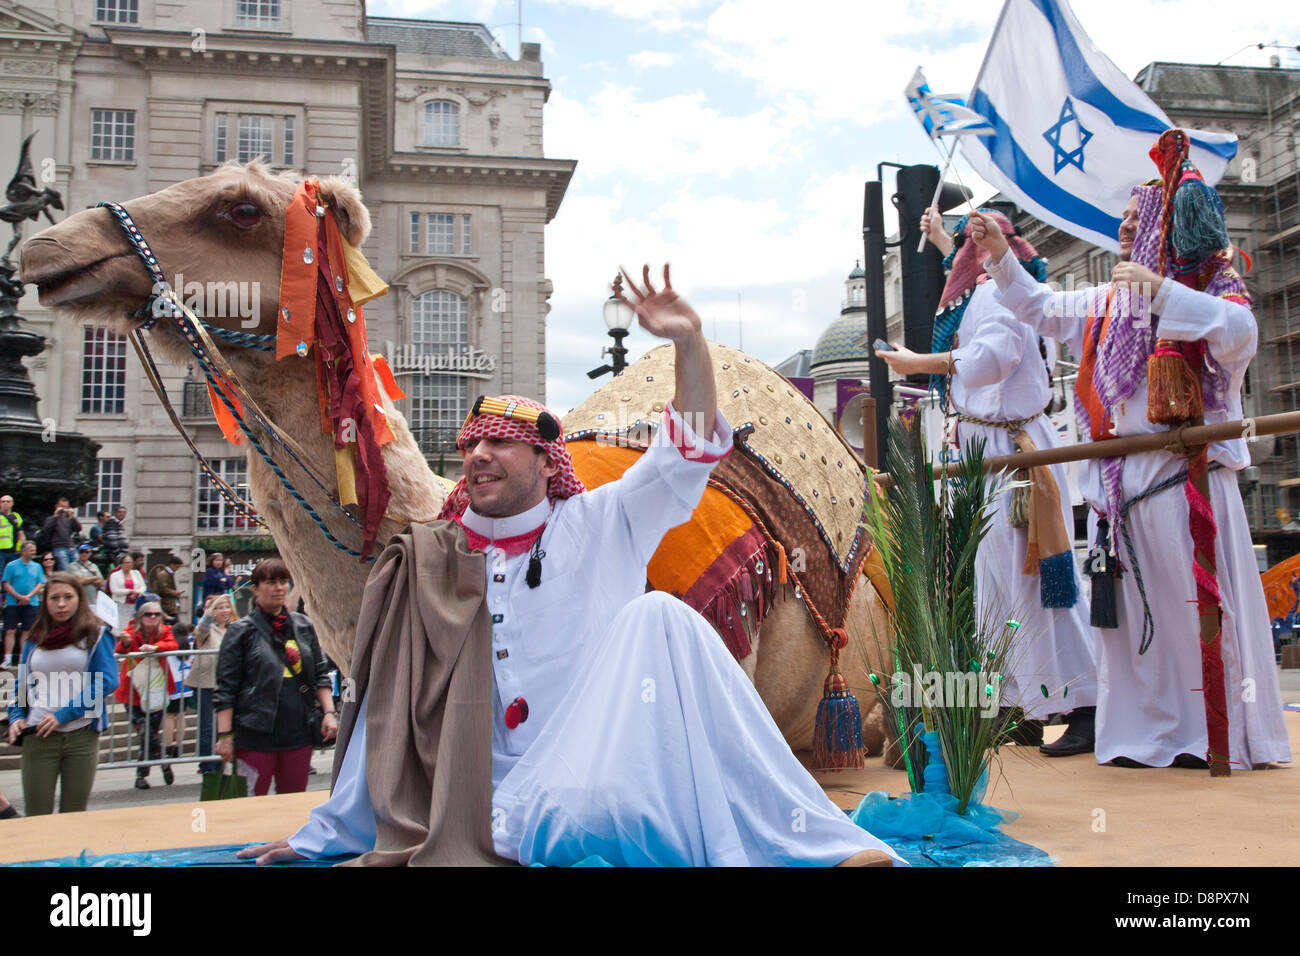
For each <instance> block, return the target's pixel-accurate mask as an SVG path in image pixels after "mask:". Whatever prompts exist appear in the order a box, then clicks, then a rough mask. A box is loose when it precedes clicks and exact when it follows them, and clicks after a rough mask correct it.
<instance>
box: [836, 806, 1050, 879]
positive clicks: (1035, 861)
mask: <svg viewBox="0 0 1300 956" xmlns="http://www.w3.org/2000/svg"><path fill="white" fill-rule="evenodd" d="M956 809H957V798H956V797H954V796H952V795H951V794H946V793H945V794H938V795H934V794H929V793H904V794H902V795H901V796H899V797H897V798H893V797H890V796H889V794H887V793H884V792H882V791H879V790H877V791H875V792H873V793H869V794H867V795H866V796H865V797H863V798H862V802H861V803H859V804H858V807H857V809H856V810H853V811H852V812H851V813H849V819H851V820H852V821H853V822H854V823H856V824H857V825H858V826H860V827H862V828H863V829H865V830H869V831H870V832H871V833H872V835H873V836H876V837H878V838H879V839H881V840H884V841H885V842H886V843H888V844H889V845H890V846H891V847H893V848H894V851H895V852H896V853H898V855H899V856H901V857H902V858H903V859H905V860H906V861H907V862H908V863H910V864H911V865H912V866H1052V865H1053V864H1054V861H1053V860H1052V858H1051V857H1050V856H1049V855H1048V854H1047V853H1045V852H1044V851H1042V850H1040V849H1038V847H1035V846H1030V845H1029V844H1028V843H1021V842H1020V841H1019V840H1016V839H1014V838H1012V837H1009V836H1007V835H1006V834H1005V833H1002V832H1001V831H1000V830H999V829H998V827H999V826H1001V825H1002V824H1003V823H1011V822H1013V821H1015V820H1016V819H1017V818H1018V817H1019V816H1020V815H1019V814H1018V813H1014V812H1012V811H1010V810H999V809H998V808H997V807H990V806H985V805H984V804H982V803H972V804H970V805H969V806H967V808H966V813H965V814H958V813H957V812H956Z"/></svg>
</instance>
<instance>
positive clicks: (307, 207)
mask: <svg viewBox="0 0 1300 956" xmlns="http://www.w3.org/2000/svg"><path fill="white" fill-rule="evenodd" d="M280 269H281V272H280V314H279V322H277V333H276V348H275V357H276V359H277V360H283V359H286V358H289V357H290V356H297V357H299V358H306V357H307V356H308V355H309V354H311V353H312V352H313V351H314V352H315V357H316V379H317V384H318V394H317V398H318V401H319V403H320V412H321V429H322V431H324V432H325V433H327V434H332V435H333V436H334V449H335V456H334V460H335V468H336V476H335V477H336V480H337V485H336V487H337V490H338V498H339V502H340V504H342V505H343V506H344V507H345V508H347V509H348V510H349V511H351V512H354V513H359V517H360V520H361V524H362V528H363V543H362V547H361V553H362V555H363V556H364V557H368V556H369V555H370V554H371V552H372V551H373V549H374V545H375V538H376V535H377V533H378V528H379V522H380V520H381V519H382V518H383V515H384V510H385V508H386V507H387V505H388V500H389V497H390V490H389V487H388V474H387V469H386V468H385V466H384V461H383V456H382V455H381V454H380V448H381V447H382V446H383V445H386V444H388V443H389V442H391V441H392V440H393V437H394V436H393V430H392V428H391V426H390V425H389V423H388V416H387V414H386V413H385V412H384V407H383V398H384V396H383V392H382V391H381V388H387V390H388V391H389V394H390V397H393V396H392V392H393V391H395V390H396V391H400V390H397V389H396V382H395V380H393V377H392V372H391V371H390V370H389V369H388V366H387V363H384V364H383V366H382V367H381V368H380V369H377V368H376V363H375V362H374V361H373V360H372V358H371V355H370V352H369V351H368V349H367V348H366V322H365V314H364V313H363V312H362V308H361V307H362V305H363V303H365V302H368V301H370V300H371V299H373V298H375V297H377V296H380V295H383V294H385V293H386V292H387V291H388V287H387V286H386V285H385V284H384V283H383V281H382V280H381V279H380V278H379V277H378V276H377V275H375V273H374V271H373V270H371V268H370V265H369V263H367V262H366V259H365V256H363V255H362V254H361V252H360V251H359V250H357V249H356V248H354V247H353V246H352V245H351V244H350V243H349V242H348V241H347V239H346V238H344V236H343V234H342V233H341V232H340V231H339V226H338V221H337V219H336V218H335V216H334V211H333V209H331V208H330V206H329V201H328V199H327V198H326V197H325V196H323V195H322V193H321V186H320V182H319V181H318V180H315V179H308V180H304V181H303V182H302V183H301V184H299V186H298V189H297V191H296V192H295V193H294V196H293V200H292V201H291V202H290V203H289V206H288V208H287V209H286V210H285V216H284V255H283V259H282V261H281V266H280ZM381 374H382V375H384V378H385V379H386V380H385V381H383V382H382V383H381V378H380V376H381ZM390 386H391V387H390Z"/></svg>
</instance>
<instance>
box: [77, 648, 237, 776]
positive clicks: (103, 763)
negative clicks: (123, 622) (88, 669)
mask: <svg viewBox="0 0 1300 956" xmlns="http://www.w3.org/2000/svg"><path fill="white" fill-rule="evenodd" d="M220 653H221V652H220V650H191V649H189V648H186V649H183V650H176V651H154V652H144V651H136V652H135V653H132V654H115V655H114V657H116V659H117V662H118V664H119V668H118V669H119V671H120V670H121V667H120V665H121V663H122V662H123V661H132V660H138V661H140V663H139V664H136V665H135V667H133V668H131V669H130V670H128V671H127V680H131V678H132V675H133V674H134V673H135V672H136V671H137V670H139V669H140V668H145V676H144V680H145V687H146V688H148V687H149V686H150V685H151V684H152V682H153V681H154V680H155V679H156V678H155V677H154V674H155V673H157V674H160V675H161V676H162V678H163V696H164V697H166V698H168V699H166V700H165V701H164V703H163V706H162V708H161V709H159V710H155V711H145V710H144V708H143V707H141V708H139V711H140V713H141V714H142V715H143V716H142V717H141V718H137V717H135V716H134V714H133V709H132V707H130V706H129V705H124V704H122V703H121V701H119V700H117V698H116V697H114V698H112V699H110V700H108V701H105V703H104V705H105V707H106V708H107V709H108V710H107V713H108V726H107V727H106V728H105V729H104V730H103V731H102V732H101V733H100V735H99V767H100V769H103V770H116V769H118V768H120V767H156V766H162V765H163V764H178V763H199V762H203V761H209V760H210V761H220V760H221V758H220V757H218V756H217V755H216V754H215V752H214V751H215V750H216V734H217V718H216V714H215V712H214V713H213V715H212V724H211V727H210V730H211V734H212V739H211V740H210V741H209V744H210V746H209V748H208V751H209V752H208V753H206V754H203V753H200V752H199V750H200V745H201V743H202V741H201V740H200V737H199V727H200V726H201V724H200V723H199V716H198V709H197V706H196V707H195V708H193V709H191V707H190V706H189V705H188V704H187V703H186V702H187V701H189V700H194V701H195V702H196V705H197V700H198V694H199V691H198V688H192V687H187V688H185V689H186V690H189V691H191V692H192V695H191V696H190V697H183V698H179V699H180V700H181V708H180V711H179V712H178V713H177V714H175V715H172V714H169V713H167V707H168V705H169V704H171V703H172V701H171V700H170V696H169V695H168V694H167V690H166V688H167V677H168V672H169V671H171V665H170V664H169V663H168V659H169V658H184V659H185V662H186V664H187V665H188V664H189V662H190V661H191V660H192V659H193V658H196V657H203V656H214V655H217V654H220ZM181 670H182V674H181V677H180V679H177V680H176V683H177V685H178V686H181V681H182V680H183V679H184V671H186V670H188V667H184V668H182V669H181ZM172 675H173V678H175V672H172ZM132 690H133V691H134V693H132V694H131V695H130V696H131V697H132V698H139V699H140V701H141V703H142V704H143V703H146V702H147V700H146V698H147V696H148V695H147V693H146V694H145V695H141V694H140V693H139V691H138V689H135V688H132ZM189 715H194V721H195V724H196V726H195V732H194V738H193V748H192V752H190V753H186V752H185V751H186V742H187V740H186V738H187V737H188V734H187V733H186V729H187V728H186V723H187V720H186V718H187V717H188V716H189ZM173 717H174V719H175V720H176V721H177V722H178V723H179V724H180V726H179V727H178V728H177V733H176V737H177V744H176V746H177V753H178V755H177V756H175V757H169V756H167V739H168V737H170V736H171V735H170V733H169V723H170V721H169V719H168V718H173ZM154 721H157V723H158V728H157V736H158V739H159V743H158V748H157V752H158V754H159V756H158V757H151V756H150V755H149V751H150V750H152V749H154V748H152V747H150V746H149V743H150V738H151V737H153V736H154V733H153V731H152V728H151V726H150V725H152V724H153V723H154ZM121 728H125V733H124V734H123V733H119V730H120V729H121ZM123 737H125V739H124V740H123ZM137 737H138V740H135V744H134V749H135V754H136V756H135V758H134V759H132V746H133V743H132V741H133V739H135V738H137ZM119 754H121V757H120V758H119ZM106 757H107V759H105V758H106Z"/></svg>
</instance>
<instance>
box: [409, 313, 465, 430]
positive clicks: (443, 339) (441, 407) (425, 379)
mask: <svg viewBox="0 0 1300 956" xmlns="http://www.w3.org/2000/svg"><path fill="white" fill-rule="evenodd" d="M411 344H412V345H413V346H414V347H415V349H416V351H417V352H425V351H436V352H442V351H445V350H446V349H448V348H462V347H464V346H467V345H469V344H470V341H469V300H468V299H467V298H465V297H464V296H462V295H458V294H457V293H455V292H452V291H450V290H448V289H430V290H428V291H426V292H424V293H422V294H421V295H418V296H416V297H415V298H414V299H413V300H412V301H411ZM469 384H470V383H469V379H467V378H464V377H462V376H459V375H420V374H415V375H412V376H411V378H410V382H409V384H408V385H407V387H406V389H405V390H406V392H407V401H408V402H409V408H410V411H409V413H408V415H407V421H408V423H409V425H410V427H411V431H412V433H413V434H414V435H415V438H416V440H417V441H420V439H421V438H422V437H425V436H427V435H428V434H429V433H430V432H433V433H435V434H442V435H444V436H454V435H455V434H456V430H457V429H458V428H459V427H460V425H461V423H462V422H463V421H464V420H465V416H466V414H468V412H469ZM426 443H427V438H426ZM426 447H427V444H426ZM440 450H449V449H440Z"/></svg>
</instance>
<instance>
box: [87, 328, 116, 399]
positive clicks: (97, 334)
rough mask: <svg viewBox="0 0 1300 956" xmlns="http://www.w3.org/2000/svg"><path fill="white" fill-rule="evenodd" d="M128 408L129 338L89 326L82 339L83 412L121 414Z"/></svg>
mask: <svg viewBox="0 0 1300 956" xmlns="http://www.w3.org/2000/svg"><path fill="white" fill-rule="evenodd" d="M125 408H126V337H125V336H122V335H117V334H116V333H114V332H110V331H109V330H108V329H98V328H95V327H94V326H90V325H88V326H86V327H85V328H84V329H83V330H82V338H81V411H82V413H83V414H87V415H120V414H121V413H122V412H123V411H124V410H125Z"/></svg>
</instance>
